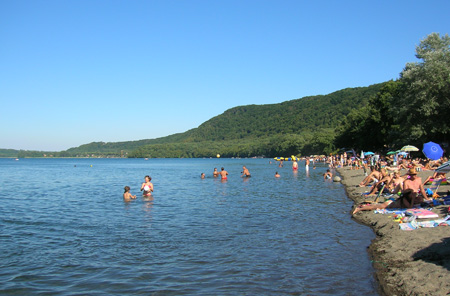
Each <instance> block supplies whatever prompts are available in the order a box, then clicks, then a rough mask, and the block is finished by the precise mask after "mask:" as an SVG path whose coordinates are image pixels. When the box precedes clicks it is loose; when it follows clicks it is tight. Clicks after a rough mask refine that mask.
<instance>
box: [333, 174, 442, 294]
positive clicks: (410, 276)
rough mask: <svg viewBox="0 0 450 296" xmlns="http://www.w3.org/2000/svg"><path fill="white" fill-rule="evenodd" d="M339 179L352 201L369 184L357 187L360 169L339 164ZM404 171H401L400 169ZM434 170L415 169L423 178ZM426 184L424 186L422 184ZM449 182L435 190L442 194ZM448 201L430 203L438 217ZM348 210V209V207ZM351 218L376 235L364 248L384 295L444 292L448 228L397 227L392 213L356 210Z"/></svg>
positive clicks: (356, 201)
mask: <svg viewBox="0 0 450 296" xmlns="http://www.w3.org/2000/svg"><path fill="white" fill-rule="evenodd" d="M337 171H338V172H339V174H340V175H341V178H342V181H341V183H342V184H343V185H344V186H345V189H346V192H347V196H348V197H349V198H350V199H352V200H353V201H354V202H355V204H359V203H360V202H362V201H363V198H362V197H361V193H363V192H366V191H368V189H369V187H357V185H358V184H359V182H361V181H362V180H363V178H364V173H363V170H361V169H360V170H349V169H348V168H347V167H346V168H339V169H338V170H337ZM402 173H405V171H402ZM433 173H434V171H423V172H419V176H420V177H421V178H422V180H424V178H426V177H427V176H430V175H432V174H433ZM426 187H427V186H426ZM449 189H450V185H444V186H442V185H441V186H440V187H439V190H438V193H439V194H440V195H441V196H442V195H446V193H447V190H449ZM448 207H449V206H448V205H447V206H446V205H441V206H437V207H434V208H433V209H432V211H433V212H435V213H437V214H439V217H440V218H442V217H444V216H445V215H446V212H447V209H448ZM349 211H350V209H349ZM353 218H354V219H355V220H356V221H358V222H360V223H363V224H365V225H367V226H369V227H371V228H372V229H373V231H374V232H375V234H376V238H375V239H374V240H373V241H372V243H371V245H370V246H369V248H368V252H369V254H370V256H371V259H372V262H373V266H374V268H375V269H376V272H375V278H376V280H377V281H378V283H379V287H380V289H381V292H382V293H383V294H385V295H447V294H449V293H450V272H449V270H450V238H449V236H450V234H449V230H450V229H449V228H447V227H445V226H438V227H434V228H420V229H416V230H413V231H404V230H400V229H399V226H398V223H397V222H394V221H393V217H392V215H388V214H375V213H373V211H363V212H359V213H357V214H356V215H354V216H353Z"/></svg>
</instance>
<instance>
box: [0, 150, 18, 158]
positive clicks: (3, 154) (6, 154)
mask: <svg viewBox="0 0 450 296" xmlns="http://www.w3.org/2000/svg"><path fill="white" fill-rule="evenodd" d="M18 154H19V150H14V149H0V157H14V158H16V157H17V155H18Z"/></svg>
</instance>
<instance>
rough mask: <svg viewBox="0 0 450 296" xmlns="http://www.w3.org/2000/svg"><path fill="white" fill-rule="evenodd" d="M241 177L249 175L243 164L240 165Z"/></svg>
mask: <svg viewBox="0 0 450 296" xmlns="http://www.w3.org/2000/svg"><path fill="white" fill-rule="evenodd" d="M241 177H251V175H250V172H249V171H248V169H247V168H246V167H245V165H244V166H243V167H242V175H241Z"/></svg>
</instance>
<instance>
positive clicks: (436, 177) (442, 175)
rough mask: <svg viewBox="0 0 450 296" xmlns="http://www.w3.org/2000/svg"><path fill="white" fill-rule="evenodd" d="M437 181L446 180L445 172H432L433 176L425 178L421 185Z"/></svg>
mask: <svg viewBox="0 0 450 296" xmlns="http://www.w3.org/2000/svg"><path fill="white" fill-rule="evenodd" d="M439 179H447V177H446V173H445V172H434V174H433V175H431V176H429V177H428V178H426V180H425V181H424V182H423V184H422V185H424V186H425V184H427V183H428V182H432V181H433V180H439ZM430 180H431V181H430Z"/></svg>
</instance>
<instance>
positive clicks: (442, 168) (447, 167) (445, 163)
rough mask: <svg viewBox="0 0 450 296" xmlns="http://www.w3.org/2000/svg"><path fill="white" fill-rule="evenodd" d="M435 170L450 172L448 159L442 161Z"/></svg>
mask: <svg viewBox="0 0 450 296" xmlns="http://www.w3.org/2000/svg"><path fill="white" fill-rule="evenodd" d="M435 171H436V172H445V173H448V172H450V161H447V162H444V163H443V164H442V165H441V166H440V167H438V168H437V169H435Z"/></svg>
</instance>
